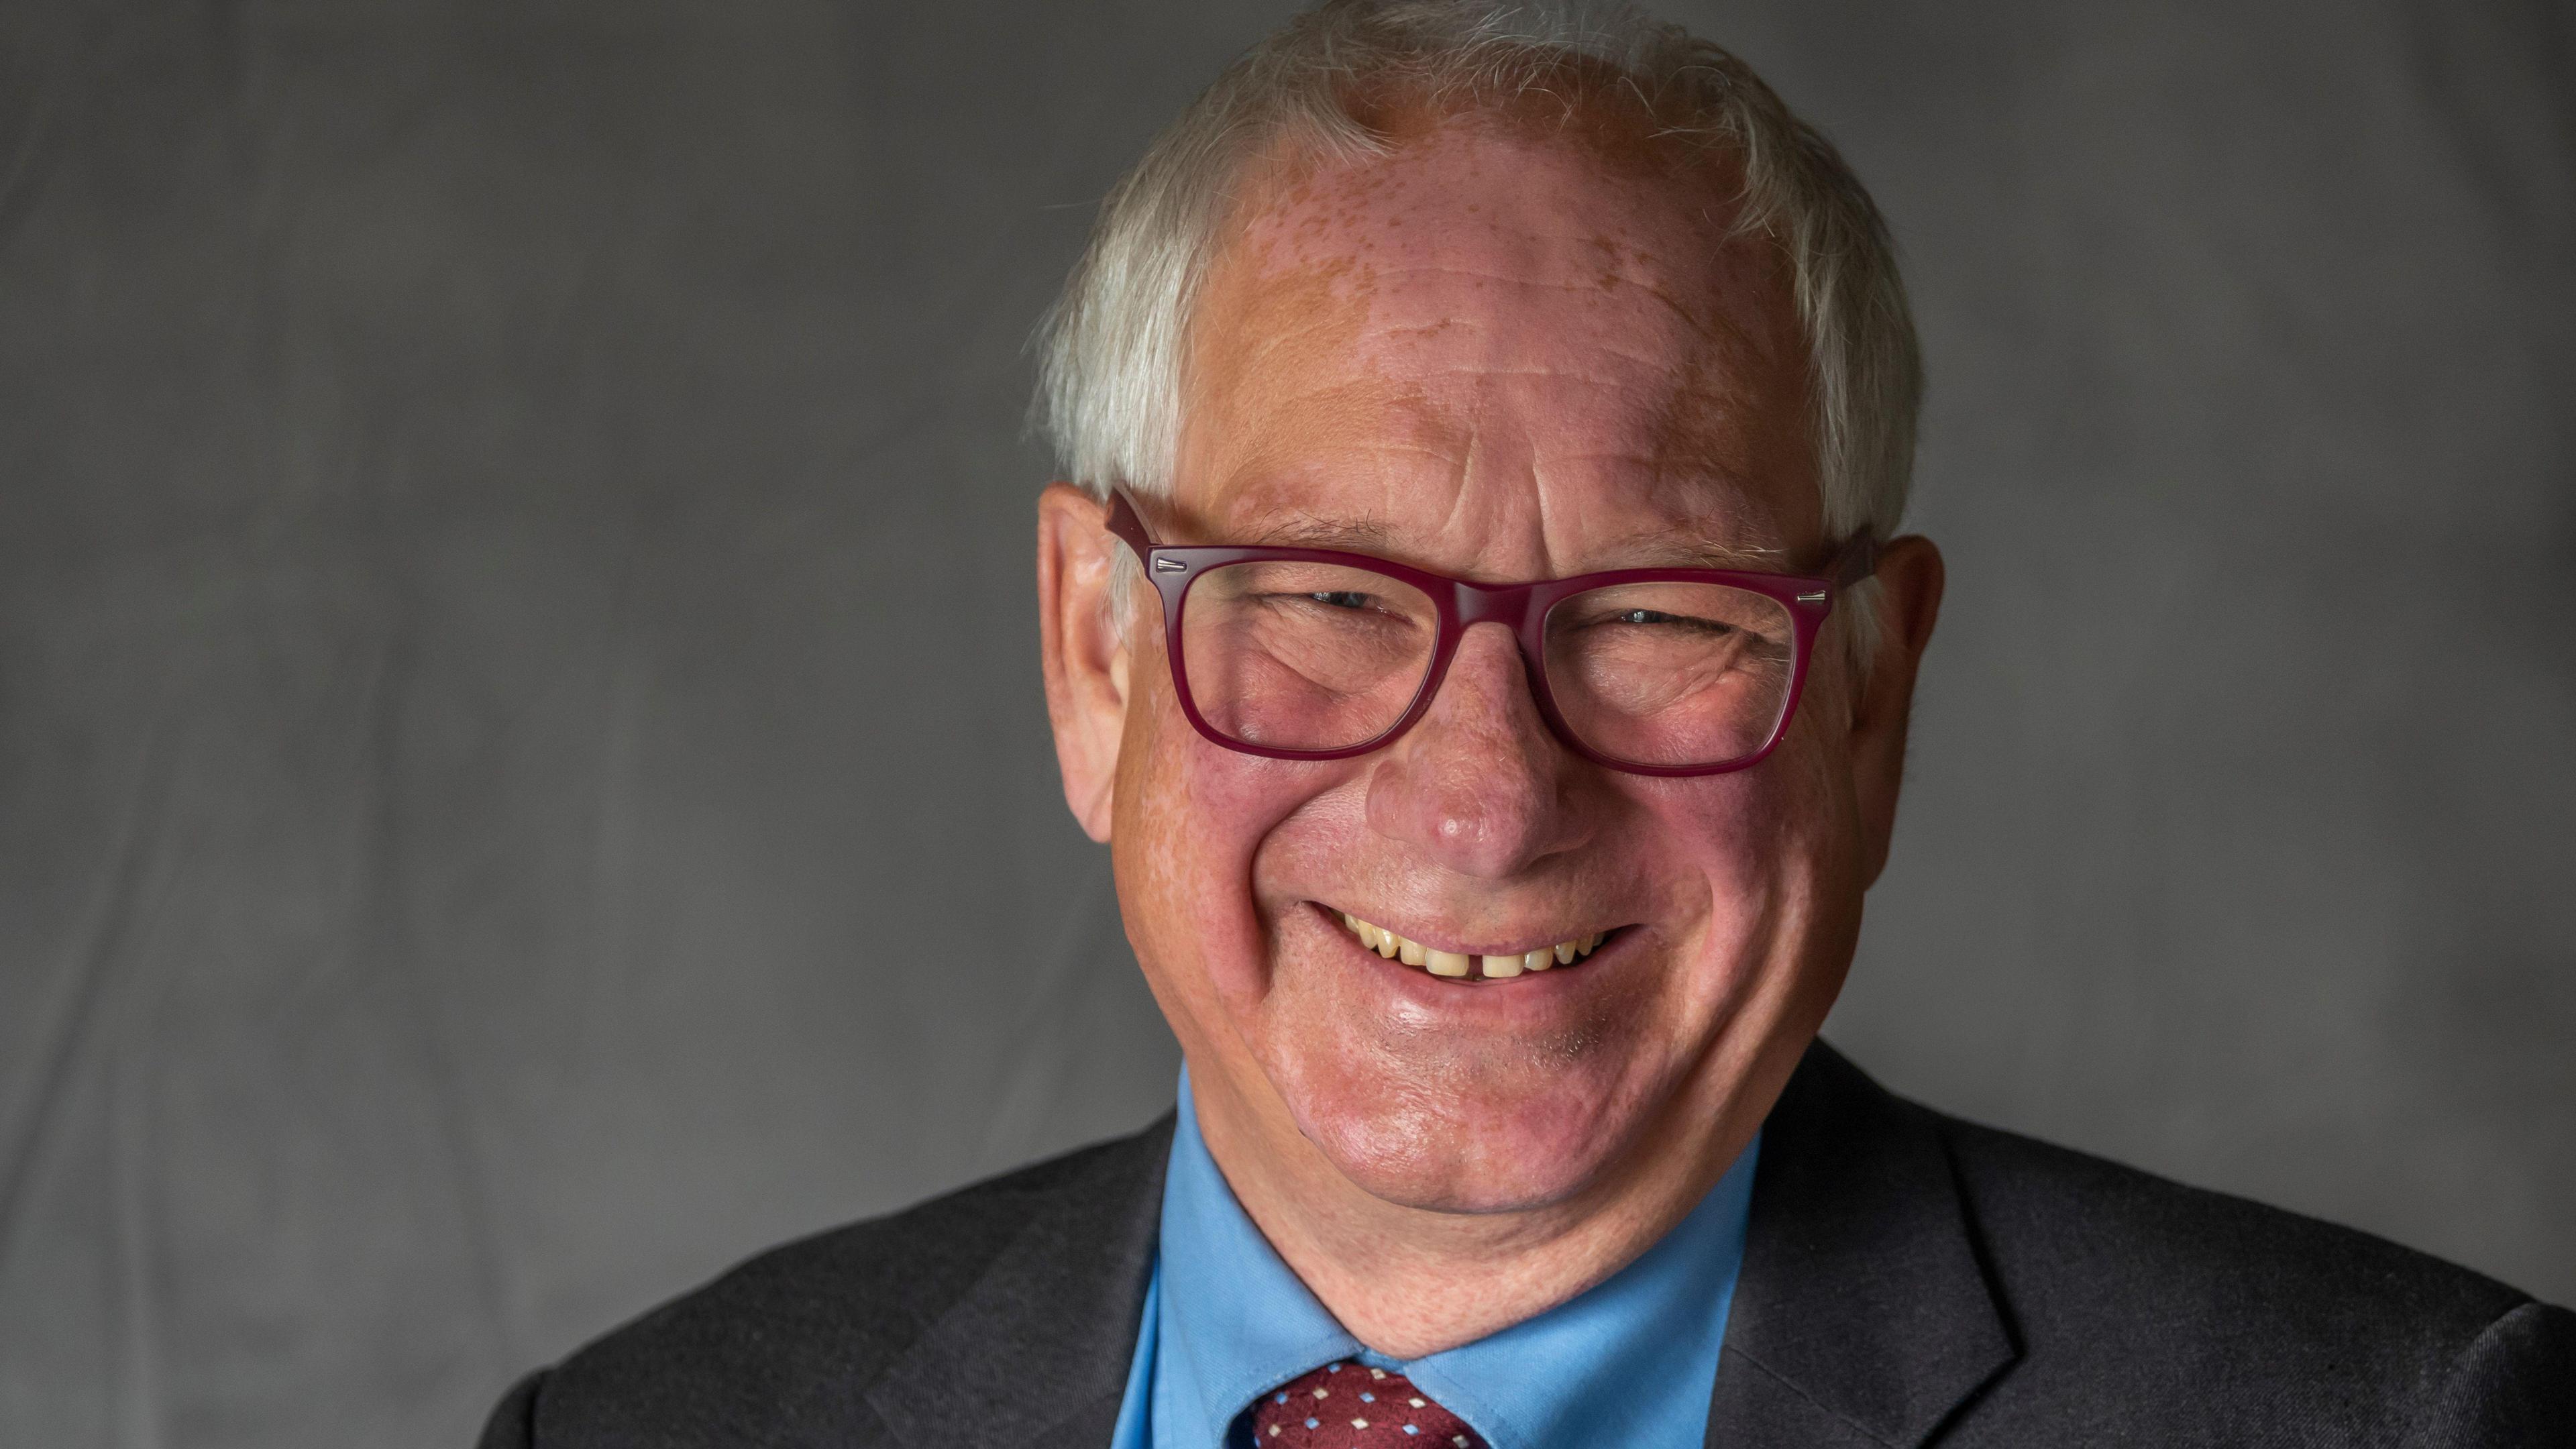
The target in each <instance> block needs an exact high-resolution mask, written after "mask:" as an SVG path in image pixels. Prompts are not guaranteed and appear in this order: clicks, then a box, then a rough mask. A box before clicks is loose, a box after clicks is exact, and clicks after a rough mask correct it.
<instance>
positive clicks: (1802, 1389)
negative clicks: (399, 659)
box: [486, 3, 2576, 1449]
mask: <svg viewBox="0 0 2576 1449" xmlns="http://www.w3.org/2000/svg"><path fill="white" fill-rule="evenodd" d="M1917 391H1918V376H1917V368H1916V362H1915V353H1914V343H1913V337H1912V332H1911V324H1910V323H1909V321H1908V318H1907V314H1906V308H1905V300H1904V295H1903V291H1902V289H1901V287H1900V285H1899V283H1898V280H1897V275H1896V271H1895V267H1894V264H1893V261H1892V258H1891V253H1890V248H1889V245H1888V242H1887V238H1886V236H1885V233H1884V229H1883V227H1882V225H1881V223H1880V221H1879V219H1878V217H1877V214H1876V212H1875V211H1874V209H1873V208H1872V207H1871V205H1870V203H1869V201H1868V199H1867V197H1866V196H1865V195H1864V194H1863V192H1862V191H1861V189H1860V187H1859V185H1858V183H1857V182H1856V181H1855V180H1854V179H1853V178H1852V176H1851V174H1850V173H1849V172H1848V171H1847V170H1846V169H1845V168H1844V167H1843V165H1842V164H1841V162H1840V161H1839V160H1838V159H1837V158H1836V156H1835V154H1834V152H1833V151H1832V149H1831V148H1830V147H1829V146H1828V145H1827V144H1826V143H1825V142H1824V141H1823V140H1822V139H1821V138H1820V137H1819V136H1817V134H1816V133H1815V132H1813V131H1812V130H1809V129H1807V128H1806V127H1804V126H1803V125H1801V124H1800V123H1798V122H1797V121H1796V120H1795V119H1794V118H1793V117H1791V116H1790V115H1789V114H1788V112H1787V111H1786V110H1785V109H1784V108H1783V107H1782V105H1781V104H1780V102H1779V101H1778V100H1777V99H1776V98H1775V97H1774V96H1773V95H1772V94H1771V93H1770V92H1769V91H1768V90H1767V89H1766V88H1765V87H1764V86H1763V85H1762V84H1761V82H1760V81H1759V80H1757V79H1756V78H1755V77H1754V76H1753V75H1752V74H1751V73H1750V72H1749V71H1747V70H1746V69H1745V68H1744V67H1743V66H1742V65H1741V64H1740V63H1738V62H1737V61H1735V60H1734V59H1733V58H1732V57H1730V56H1728V55H1726V54H1725V53H1723V52H1721V51H1719V50H1717V49H1715V48H1714V47H1711V46H1708V45H1705V44H1703V43H1700V42H1696V41H1692V40H1690V39H1689V38H1687V37H1686V36H1683V35H1681V34H1679V33H1677V32H1674V31H1671V30H1669V29H1666V28H1662V27H1658V26H1654V25H1651V24H1647V23H1645V22H1642V21H1637V20H1633V19H1626V20H1613V21H1612V22H1609V23H1608V24H1607V26H1606V27H1603V28H1593V29H1583V30H1576V29H1573V28H1570V27H1564V26H1559V27H1555V28H1549V27H1547V26H1544V25H1541V24H1538V23H1536V22H1533V21H1531V20H1529V19H1528V18H1526V17H1524V16H1520V15H1517V14H1514V13H1511V12H1501V13H1486V12H1484V11H1481V10H1478V9H1475V8H1471V7H1468V6H1464V5H1454V4H1369V3H1335V4H1329V5H1326V6H1325V7H1323V8H1322V9H1321V10H1319V11H1317V12H1315V13H1313V14H1310V15H1308V16H1305V17H1303V18H1301V19H1300V20H1298V21H1296V22H1294V23H1293V24H1291V25H1290V26H1289V27H1288V28H1287V29H1285V30H1283V31H1282V32H1281V33H1280V34H1278V35H1277V36H1274V37H1273V38H1272V39H1270V40H1269V41H1268V42H1266V43H1265V44H1263V45H1262V46H1261V47H1259V48H1257V49H1256V50H1254V51H1253V52H1252V53H1251V54H1249V55H1248V56H1246V57H1245V58H1244V59H1243V60H1242V61H1240V62H1239V63H1238V64H1237V65H1235V66H1234V67H1233V68H1232V69H1231V70H1230V71H1228V72H1227V73H1226V75H1225V76H1224V77H1223V78H1222V79H1220V80H1219V82H1218V83H1217V85H1216V86H1215V87H1214V88H1213V89H1211V90H1210V91H1209V92H1208V93H1207V94H1206V95H1205V96H1204V97H1202V98H1201V99H1200V100H1199V101H1198V102H1197V103H1196V104H1195V105H1193V106H1192V107H1191V109H1190V110H1189V111H1188V112H1187V113H1186V114H1185V115H1184V116H1183V117H1182V118H1181V120H1180V121H1179V122H1178V123H1177V124H1176V125H1175V126H1174V127H1173V128H1172V130H1171V131H1170V132H1169V133H1167V134H1166V135H1165V136H1164V137H1163V138H1162V139H1161V140H1160V141H1159V142H1158V143H1157V144H1156V145H1155V147H1154V149H1153V150H1152V152H1151V153H1150V154H1149V155H1148V156H1147V157H1146V158H1145V160H1144V161H1143V162H1142V163H1141V164H1140V166H1139V167H1138V169H1137V170H1136V171H1135V172H1134V173H1133V174H1132V175H1131V176H1130V177H1129V178H1128V179H1127V180H1126V182H1125V183H1123V184H1122V185H1121V186H1120V188H1119V189H1118V191H1117V192H1116V194H1115V195H1114V196H1113V197H1112V198H1111V200H1110V202H1109V204H1108V206H1107V207H1106V209H1105V211H1104V214H1103V216H1102V218H1101V221H1100V224H1099V230H1098V233H1097V235H1096V237H1095V239H1094V241H1093V244H1092V247H1091V250H1090V252H1089V254H1088V255H1087V256H1086V257H1085V259H1084V261H1083V262H1082V265H1081V267H1080V269H1079V270H1078V271H1077V272H1076V274H1075V276H1074V277H1073V279H1072V282H1071V284H1070V286H1069V288H1068V291H1067V294H1066V297H1065V301H1064V303H1063V306H1062V307H1061V309H1060V311H1059V313H1058V316H1057V318H1056V321H1055V324H1054V330H1053V334H1052V348H1051V352H1050V356H1049V365H1048V373H1047V383H1046V396H1045V405H1046V415H1047V417H1048V418H1049V420H1050V422H1051V426H1052V429H1053V432H1054V435H1055V437H1056V439H1057V441H1058V443H1059V445H1060V447H1061V449H1062V451H1063V455H1064V459H1065V462H1066V465H1067V469H1068V472H1069V474H1070V476H1071V477H1072V478H1073V479H1074V480H1075V481H1074V482H1073V483H1070V484H1066V483H1059V484H1057V485H1055V486H1053V487H1051V488H1049V489H1048V490H1047V491H1046V493H1045V495H1044V496H1043V498H1042V499H1041V500H1040V503H1039V530H1038V535H1039V536H1038V581H1039V590H1038V592H1039V598H1040V604H1041V609H1042V619H1041V623H1042V630H1043V637H1044V657H1045V668H1046V693H1047V702H1048V707H1049V711H1050V713H1051V715H1052V717H1053V720H1054V725H1055V735H1056V745H1057V752H1058V756H1059V759H1060V763H1061V765H1062V769H1063V776H1064V786H1065V795H1066V798H1067V800H1068V802H1069V803H1070V804H1071V806H1072V808H1073V812H1074V814H1075V816H1076V817H1077V818H1078V819H1079V820H1080V822H1081V824H1082V826H1083V828H1084V829H1085V830H1087V831H1088V832H1090V834H1091V835H1092V836H1093V837H1094V838H1096V839H1099V840H1101V841H1105V842H1107V843H1108V844H1109V845H1110V847H1111V850H1112V852H1113V855H1114V858H1115V861H1116V867H1117V882H1118V894H1119V901H1120V905H1121V908H1122V910H1123V912H1124V914H1125V920H1126V924H1127V931H1128V935H1129V938H1130V940H1131V941H1132V942H1133V944H1134V946H1135V951H1136V956H1137V959H1138V961H1139V962H1140V963H1141V964H1142V966H1143V968H1144V971H1145V974H1146V977H1147V979H1148V981H1149V982H1150V983H1151V985H1152V987H1153V991H1154V994H1155V997H1156V999H1157V1000H1158V1001H1159V1002H1160V1003H1161V1005H1162V1008H1163V1011H1164V1013H1165V1014H1166V1015H1167V1016H1168V1017H1169V1019H1170V1021H1171V1025H1172V1029H1173V1031H1174V1032H1175V1033H1176V1034H1177V1035H1178V1037H1179V1039H1180V1042H1181V1045H1182V1048H1183V1051H1184V1054H1185V1056H1186V1059H1187V1063H1188V1066H1187V1070H1186V1073H1185V1075H1184V1077H1183V1082H1182V1089H1181V1092H1180V1096H1179V1104H1178V1110H1177V1112H1176V1114H1175V1115H1174V1116H1173V1117H1171V1118H1166V1119H1165V1120H1164V1121H1163V1122H1161V1123H1159V1124H1157V1125H1156V1126H1154V1127H1152V1128H1150V1129H1149V1130H1147V1131H1146V1132H1144V1133H1143V1134H1141V1135H1139V1136H1136V1137H1133V1138H1130V1139H1127V1140H1124V1141H1120V1142H1113V1143H1110V1144H1108V1145H1106V1146H1103V1147H1098V1148H1094V1149H1092V1150H1090V1151H1087V1152H1083V1153H1079V1154H1076V1155H1074V1156H1072V1157H1069V1158H1065V1159H1061V1160H1059V1161H1055V1162H1051V1163H1047V1164H1044V1165H1041V1166H1039V1167H1035V1168H1031V1169H1029V1170H1027V1171H1024V1172H1022V1173H1019V1174H1017V1175H1015V1176H1012V1177H1007V1178H1004V1179H1002V1180H1000V1181H997V1182H992V1183H988V1184H985V1185H982V1186H979V1187H975V1188H970V1189H968V1190H966V1191H964V1192H962V1193H958V1194H956V1195H954V1196H951V1197H948V1198H945V1199H942V1200H940V1201H937V1202H934V1203H931V1204H928V1205H926V1206H923V1207H920V1208H916V1209H914V1210H912V1211H910V1212H907V1213H904V1214H900V1215H898V1216H895V1217H893V1218H889V1219H884V1220H880V1221H876V1222H870V1223H863V1224H860V1225H858V1226H856V1227H852V1228H847V1229H844V1230H841V1231H839V1232H835V1233H831V1234H827V1235H824V1236H822V1237H820V1238H817V1239H814V1240H811V1241H809V1242H805V1243H802V1244H798V1245H795V1246H792V1247H789V1248H786V1249H783V1250H780V1251H778V1252H776V1253H773V1254H770V1255H768V1256H766V1257H764V1258H761V1259H759V1260H757V1261H755V1262H753V1263H752V1264H750V1265H748V1266H746V1267H744V1268H742V1269H739V1270H737V1271H736V1272H734V1273H733V1274H731V1275H729V1276H727V1277H726V1278H724V1279H722V1280H720V1281H719V1282H717V1283H716V1284H714V1285H712V1286H710V1287H708V1288H706V1289H703V1290H701V1291H699V1292H698V1293H695V1294H693V1295H691V1296H689V1297H687V1298H685V1299H683V1300H681V1301H679V1302H678V1303H676V1304H673V1305H671V1306H669V1307H667V1308H664V1309H662V1310H661V1311H659V1312H657V1313H654V1314H652V1315H650V1316H648V1317H647V1318H645V1319H643V1320H642V1321H640V1322H638V1323H636V1324H634V1325H632V1326H630V1327H628V1328H626V1329H623V1330H621V1331H619V1332H617V1333H615V1334H613V1335H611V1336H610V1337H609V1338H607V1339H606V1340H604V1341H602V1342H600V1343H598V1344H596V1345H593V1346H592V1347H590V1348H588V1349H586V1350H584V1351H583V1352H581V1353H580V1354H578V1355H576V1356H575V1357H573V1358H572V1359H571V1360H570V1361H568V1362H567V1363H565V1364H564V1365H562V1366H560V1367H558V1368H555V1369H553V1370H550V1371H548V1372H545V1373H542V1374H539V1375H536V1376H534V1377H532V1378H531V1379H529V1380H528V1381H527V1382H525V1383H523V1384H522V1385H521V1386H520V1387H519V1388H518V1389H517V1390H516V1391H515V1392H513V1394H512V1395H511V1396H510V1397H509V1398H508V1399H507V1400H506V1401H505V1402H504V1404H503V1405H502V1406H501V1408H500V1410H499V1411H498V1412H497V1414H496V1415H495V1417H494V1419H493V1422H492V1426H491V1429H490V1432H489V1435H488V1437H487V1439H486V1443H487V1444H489V1445H493V1446H503V1445H537V1446H547V1449H570V1446H602V1449H605V1446H612V1445H614V1446H648V1445H674V1446H676V1445H713V1444H799V1445H852V1446H856V1445H877V1444H906V1445H950V1444H956V1445H993V1446H1000V1445H1006V1444H1012V1445H1016V1444H1037V1443H1045V1444H1050V1445H1056V1444H1063V1445H1077V1444H1091V1445H1115V1446H1120V1449H1181V1446H1187V1449H1219V1446H1224V1445H1239V1444H1262V1445H1270V1444H1278V1445H1301V1446H1303V1445H1335V1446H1342V1445H1415V1444H1440V1445H1452V1446H1474V1445H1492V1446H1495V1449H1565V1446H1594V1445H1601V1446H1607V1445H1636V1444H1658V1445H1670V1444H1695V1443H1701V1442H1706V1443H1708V1444H1712V1445H1725V1446H1733V1445H1753V1444H1766V1445H1788V1444H1815V1445H1912V1444H1927V1443H1939V1444H1955V1445H1971V1444H1974V1445H1996V1444H2063V1443H2077V1442H2097V1441H2104V1440H2117V1441H2120V1442H2139V1443H2248V1444H2253V1443H2261V1444H2292V1443H2296V1444H2348V1443H2408V1444H2501V1443H2517V1444H2519V1443H2533V1444H2537V1443H2565V1444H2576V1318H2571V1316H2570V1315H2568V1314H2567V1313H2565V1312H2564V1311H2562V1310H2558V1309H2553V1308H2548V1307H2544V1306H2541V1305H2538V1304H2535V1303H2533V1302H2532V1301H2531V1300H2530V1299H2529V1298H2527V1297H2526V1296H2524V1295H2522V1294H2519V1293H2516V1292H2514V1291H2512V1290H2511V1289H2508V1288H2506V1287H2503V1286H2502V1285H2499V1284H2496V1283H2492V1282H2489V1281H2487V1280H2485V1279H2482V1278H2479V1277H2476V1276H2474V1275H2472V1274H2469V1273H2467V1272H2464V1271H2461V1270H2458V1269H2455V1268H2451V1267H2448V1266H2445V1265H2443V1264H2440V1263H2436V1262H2433V1261H2431V1260H2429V1259H2426V1258H2423V1257H2420V1256H2418V1255H2415V1254H2413V1253H2410V1252H2407V1251H2404V1250H2402V1249H2399V1248H2396V1247H2393V1246H2391V1245H2389V1244H2386V1243H2383V1242H2379V1241H2376V1240H2373V1239H2370V1238H2366V1237H2363V1236H2361V1235H2358V1234H2355V1233H2350V1232H2345V1231H2342V1230H2339V1229H2335V1228H2331V1227H2327V1226H2325V1225H2323V1224H2319V1223H2314V1222H2308V1221H2303V1220H2300V1219H2296V1218H2293V1217H2290V1216H2288V1215H2285V1214H2282V1213H2278V1212H2274V1211H2270V1210H2267V1209H2264V1208H2260V1207H2256V1206H2253V1205H2250V1204H2247V1203H2243V1202H2238V1201H2232V1200H2229V1199H2225V1198H2220V1197H2216V1196H2212V1195H2209V1194H2206V1193H2200V1192H2195V1191H2191V1190H2188V1189H2185V1188H2181V1187H2178V1186H2175V1185H2172V1184H2169V1183H2165V1182H2160V1181H2156V1180H2154V1179H2151V1178H2147V1177H2144V1176H2141V1175H2139V1174H2136V1173H2133V1172H2129V1171H2126V1170H2124V1169H2121V1168H2118V1167H2114V1166H2112V1165H2109V1164H2106V1163H2102V1162H2099V1161H2094V1160H2091V1159H2087V1158H2083V1157H2080V1156H2077V1155H2074V1154H2071V1153H2068V1152H2064V1151H2059V1150H2056V1149H2053V1148H2048V1147H2044V1146H2041V1145H2039V1144H2037V1143H2033V1142H2030V1141H2026V1140H2023V1139H2020V1138H2016V1137H2012V1136H2009V1135H2007V1134H2003V1133H1999V1132H1994V1131H1989V1130H1986V1129H1982V1128H1977V1127H1972V1126H1969V1125H1967V1124H1964V1123H1961V1122H1958V1121H1955V1120H1951V1119H1948V1118H1945V1117H1942V1116H1939V1115H1937V1114H1935V1113H1932V1112H1929V1111H1926V1110H1924V1109H1922V1108H1919V1107H1915V1106H1912V1105H1909V1104H1907V1103H1904V1102H1901V1101H1898V1100H1896V1099H1895V1098H1893V1097H1891V1096H1889V1095H1888V1094H1886V1093H1885V1092H1884V1091H1882V1090H1881V1089H1880V1088H1878V1087H1877V1086H1876V1085H1875V1084H1873V1083H1872V1082H1871V1081H1870V1080H1869V1079H1868V1078H1867V1077H1865V1076H1863V1075H1862V1074H1861V1073H1860V1072H1859V1071H1858V1070H1857V1069H1856V1068H1854V1067H1853V1066H1851V1065H1850V1064H1849V1063H1847V1062H1846V1061H1844V1060H1843V1059H1842V1058H1840V1057H1838V1056H1836V1055H1835V1054H1834V1053H1833V1052H1832V1051H1831V1050H1830V1049H1829V1048H1826V1047H1824V1046H1822V1045H1820V1044H1818V1043H1817V1042H1816V1040H1815V1037H1816V1032H1817V1029H1818V1026H1819V1024H1820V1023H1821V1022H1822V1021H1823V1019H1824V1017H1825V1013H1826V1010H1827V1008H1828V1007H1830V1006H1831V1005H1832V1003H1833V1000H1834V997H1835V994H1836V992H1837V991H1838V989H1839V988H1840V985H1841V982H1842V979H1843V974H1844V971H1845V969H1846V968H1847V966H1848V964H1849V962H1850V960H1851V956H1852V950H1853V943H1854V939H1855V937H1856V934H1857V932H1858V929H1859V923H1860V913H1861V902H1862V893H1863V892H1864V890H1866V888H1867V887H1868V886H1869V884H1870V882H1871V880H1872V879H1873V878H1874V877H1875V876H1876V875H1877V873H1878V871H1879V869H1880V866H1881V864H1882V863H1883V862H1884V860H1885V858H1886V854H1887V848H1888V838H1889V833H1890V829H1891V826H1892V822H1893V820H1894V817H1895V811H1896V802H1897V793H1898V786H1899V783H1900V779H1901V776H1902V773H1903V767H1904V754H1905V735H1906V716H1907V708H1908V702H1909V699H1910V697H1911V694H1912V691H1913V686H1914V676H1915V670H1916V666H1917V664H1918V662H1919V661H1920V659H1921V657H1922V654H1923V650H1924V645H1925V642H1926V640H1927V639H1928V638H1929V637H1930V635H1931V632H1932V626H1933V620H1934V616H1935V614H1936V613H1937V611H1938V608H1939V605H1940V600H1941V589H1942V572H1941V559H1940V555H1939V554H1938V553H1937V552H1936V551H1935V550H1934V548H1933V546H1932V545H1931V544H1930V543H1928V542H1926V541H1925V540H1923V539H1921V538H1914V537H1903V536H1899V535H1898V534H1897V525H1898V522H1899V519H1900V516H1901V514H1902V513H1903V510H1904V504H1905V493H1906V478H1907V470H1908V467H1909V465H1910V461H1911V454H1912V427H1913V417H1914V408H1915V399H1916V394H1917Z"/></svg>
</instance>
